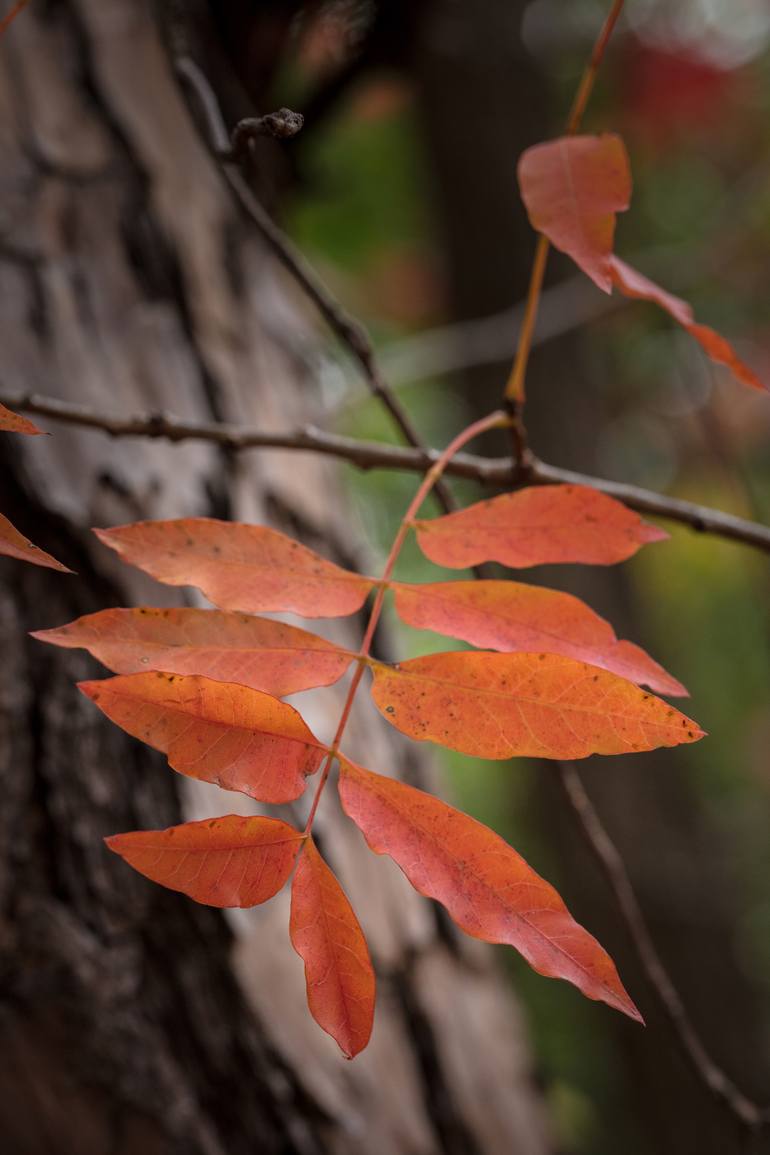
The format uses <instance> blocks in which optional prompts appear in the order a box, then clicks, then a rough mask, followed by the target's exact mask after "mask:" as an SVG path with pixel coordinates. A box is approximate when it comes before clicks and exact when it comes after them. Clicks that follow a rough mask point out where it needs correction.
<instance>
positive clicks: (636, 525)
mask: <svg viewBox="0 0 770 1155" xmlns="http://www.w3.org/2000/svg"><path fill="white" fill-rule="evenodd" d="M414 527H415V529H416V532H417V541H418V543H419V545H420V549H421V550H422V552H423V553H424V554H425V556H426V557H428V558H429V559H430V560H431V561H432V562H435V563H436V564H437V565H443V566H447V567H448V568H449V569H467V568H468V567H470V566H474V565H480V564H481V563H482V562H485V561H498V562H500V563H501V565H507V566H511V567H512V568H514V569H521V568H524V567H526V566H533V565H544V564H546V563H549V562H582V563H584V564H586V565H614V564H615V562H620V561H625V560H626V558H629V557H631V556H632V555H633V554H635V553H636V551H637V550H638V549H639V547H640V546H642V545H645V544H646V543H648V542H652V541H664V540H665V539H666V538H667V537H668V534H667V533H665V532H664V531H663V530H662V529H658V527H657V526H654V525H649V524H648V523H647V522H644V521H642V519H641V518H640V517H639V515H638V514H637V513H634V512H633V510H630V509H627V508H626V506H625V505H622V504H621V503H620V502H619V501H615V499H614V498H613V497H608V496H607V494H605V493H600V492H599V491H598V490H596V489H589V488H588V487H587V486H581V485H548V486H533V487H531V488H528V489H519V490H517V491H516V492H515V493H503V494H501V495H500V496H499V497H493V498H490V499H489V500H487V501H481V502H478V503H477V504H476V505H470V506H468V507H467V508H466V509H462V510H459V511H458V512H457V513H448V514H446V516H444V517H437V518H433V519H431V520H429V521H428V520H426V521H419V520H418V521H415V522H414Z"/></svg>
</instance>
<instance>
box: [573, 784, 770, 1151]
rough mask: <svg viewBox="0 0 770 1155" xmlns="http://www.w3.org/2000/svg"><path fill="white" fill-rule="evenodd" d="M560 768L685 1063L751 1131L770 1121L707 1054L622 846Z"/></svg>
mask: <svg viewBox="0 0 770 1155" xmlns="http://www.w3.org/2000/svg"><path fill="white" fill-rule="evenodd" d="M557 772H558V780H559V784H560V786H561V789H562V791H563V793H564V796H565V798H566V801H567V803H568V805H569V808H570V810H571V811H572V814H573V815H574V817H575V818H576V820H577V822H578V824H579V825H580V828H581V830H582V833H583V836H584V838H585V840H586V843H587V844H588V847H589V849H590V851H591V853H592V855H593V856H594V858H595V859H596V862H597V863H598V865H599V867H600V869H601V871H602V874H603V875H604V877H605V879H606V880H607V883H608V884H609V887H610V889H611V891H612V893H613V895H614V897H615V901H616V903H617V906H618V910H619V911H620V914H621V917H622V919H623V923H624V924H625V927H626V930H627V931H628V933H629V935H630V936H631V939H632V941H633V944H634V947H635V949H636V953H637V955H638V956H639V959H640V961H641V964H642V968H643V970H644V973H645V975H646V977H647V980H648V982H649V983H650V985H651V986H652V988H653V990H654V991H655V994H656V996H657V998H658V1001H659V1003H660V1005H661V1007H662V1009H663V1011H664V1012H665V1015H666V1017H667V1019H668V1022H669V1025H670V1026H671V1029H672V1031H673V1033H674V1036H675V1038H676V1040H677V1042H678V1043H679V1046H680V1048H681V1050H682V1053H683V1055H684V1057H685V1059H686V1061H687V1063H688V1064H689V1066H690V1067H691V1068H692V1070H693V1071H694V1073H695V1075H696V1077H697V1078H698V1079H699V1080H700V1081H701V1082H702V1083H703V1084H704V1085H705V1086H706V1087H707V1088H708V1089H709V1091H710V1092H711V1094H712V1095H713V1096H714V1098H716V1099H717V1100H718V1101H719V1102H721V1103H722V1104H723V1105H724V1106H725V1107H726V1108H727V1109H728V1110H729V1111H730V1112H731V1113H732V1114H733V1115H734V1116H735V1118H736V1120H737V1121H738V1122H739V1123H740V1124H741V1125H742V1126H743V1127H746V1128H748V1129H749V1130H750V1131H755V1132H756V1131H759V1130H760V1129H761V1128H762V1127H765V1126H767V1125H768V1123H770V1111H768V1110H767V1109H765V1108H762V1107H759V1106H758V1105H757V1104H756V1103H754V1102H752V1100H751V1099H749V1098H747V1097H746V1095H744V1094H743V1092H742V1091H741V1090H740V1089H739V1088H738V1087H736V1085H735V1083H733V1082H732V1080H731V1079H729V1078H728V1077H727V1075H726V1074H725V1072H724V1071H723V1070H722V1069H721V1068H720V1067H718V1066H717V1064H716V1063H715V1062H714V1060H713V1059H712V1058H711V1056H710V1055H709V1053H708V1051H707V1050H706V1048H705V1046H704V1045H703V1042H702V1040H701V1038H700V1036H699V1035H698V1033H697V1031H696V1030H695V1027H694V1026H693V1024H692V1022H691V1021H690V1018H689V1016H688V1014H687V1011H686V1009H685V1006H684V1004H683V1002H682V1000H681V998H680V996H679V992H678V991H677V989H676V987H675V986H674V984H673V983H672V981H671V978H670V976H669V974H668V971H667V970H666V968H665V966H664V965H663V962H662V960H661V957H660V955H659V954H658V951H657V949H656V947H655V943H654V942H653V940H652V936H651V935H650V931H649V929H648V927H647V924H646V922H645V920H644V915H643V914H642V910H641V907H640V906H639V901H638V899H637V897H636V895H635V893H634V889H633V887H632V885H631V880H630V879H629V877H628V874H627V872H626V868H625V866H624V864H623V859H622V857H621V855H620V852H619V850H618V848H617V847H616V846H615V844H614V842H613V841H612V839H611V838H610V836H609V834H608V833H607V831H606V829H605V827H604V825H603V824H602V820H601V818H600V817H599V815H598V814H597V812H596V810H595V809H594V806H593V803H592V802H591V799H590V798H589V797H588V794H587V793H586V790H585V787H584V786H583V783H582V781H581V780H580V775H579V774H578V772H577V770H576V769H575V767H574V766H571V765H569V764H567V763H557Z"/></svg>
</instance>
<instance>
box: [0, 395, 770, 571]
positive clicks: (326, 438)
mask: <svg viewBox="0 0 770 1155" xmlns="http://www.w3.org/2000/svg"><path fill="white" fill-rule="evenodd" d="M0 403H2V404H3V405H7V406H8V408H9V409H15V410H18V411H22V412H24V413H34V414H37V415H38V416H39V417H49V418H51V419H52V420H54V421H59V422H62V423H63V424H66V425H77V426H80V427H81V428H89V429H98V430H101V431H102V432H104V433H109V434H110V435H111V436H113V437H151V438H158V439H160V440H166V441H172V442H178V441H210V442H213V443H214V444H216V445H221V446H224V447H225V448H227V449H237V450H245V449H287V450H292V451H295V452H306V453H322V454H325V455H327V456H329V457H336V458H338V459H340V460H342V461H348V462H350V463H351V465H355V466H357V467H358V468H359V469H399V470H404V471H405V472H408V473H425V472H426V470H428V469H429V468H430V467H431V465H433V464H435V462H436V461H437V460H438V458H439V453H438V451H437V450H435V449H428V448H422V449H411V448H407V447H401V446H398V445H387V444H385V443H384V442H378V441H359V440H357V439H356V438H353V437H343V436H341V435H340V434H336V433H327V432H326V431H325V430H323V429H317V428H315V427H314V426H312V425H305V426H303V427H301V428H299V429H293V430H285V431H276V432H274V433H269V432H266V431H265V430H263V429H250V428H241V427H240V426H236V425H219V424H216V423H211V424H207V423H205V422H190V421H178V420H177V419H176V418H174V417H172V416H170V415H168V414H163V413H158V414H149V415H146V416H136V417H126V418H121V417H111V416H109V415H107V414H104V413H96V412H94V411H93V410H91V409H87V408H85V407H84V406H79V405H71V404H69V403H67V402H64V401H58V400H57V399H55V398H53V397H37V396H35V397H27V396H23V395H21V396H13V395H11V394H2V395H0ZM446 472H447V473H448V474H451V475H452V476H454V477H465V478H468V479H469V480H471V481H477V482H479V483H480V484H481V485H488V486H494V487H498V488H510V485H511V480H512V478H513V477H514V476H515V475H516V474H515V469H514V461H513V459H512V458H510V457H479V456H477V455H475V454H472V453H458V455H457V456H456V457H454V458H453V459H452V461H451V462H450V463H449V465H448V466H447V470H446ZM517 480H518V481H520V482H526V483H527V484H529V485H586V486H589V487H590V488H591V489H598V490H599V491H600V492H601V493H606V494H609V496H610V497H615V498H617V499H618V500H619V501H622V502H623V503H624V504H625V505H627V506H629V507H630V508H631V509H635V510H637V511H638V512H639V513H648V514H653V515H654V516H656V517H663V518H666V519H667V520H669V521H675V522H679V523H680V524H681V525H687V526H689V527H690V529H694V530H696V531H697V532H699V533H707V534H711V535H713V536H715V537H722V538H726V539H728V540H730V541H738V542H742V543H743V544H744V545H749V546H753V547H754V548H755V549H759V550H762V551H763V552H765V553H770V528H768V527H767V526H764V525H760V524H759V523H758V522H754V521H748V520H746V519H745V518H741V517H734V516H733V515H732V514H730V513H722V512H721V511H720V510H716V509H711V508H709V507H708V506H705V505H696V504H695V502H692V501H682V500H680V499H679V498H676V497H668V496H667V495H666V494H661V493H655V492H654V491H653V490H651V489H642V488H641V487H640V486H638V485H626V484H624V483H623V482H621V481H607V480H605V479H604V478H600V477H592V476H590V475H589V474H584V473H574V472H573V471H572V470H569V469H559V468H558V467H557V466H555V465H548V464H547V463H546V462H544V461H540V460H539V459H538V458H537V457H532V458H531V459H530V460H529V461H528V464H527V467H526V469H525V470H524V471H521V470H519V471H518V478H517Z"/></svg>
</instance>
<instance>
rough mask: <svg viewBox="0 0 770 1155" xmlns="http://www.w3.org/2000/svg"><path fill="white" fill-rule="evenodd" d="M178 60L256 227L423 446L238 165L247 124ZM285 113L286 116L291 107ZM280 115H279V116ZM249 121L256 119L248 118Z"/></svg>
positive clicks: (445, 499) (448, 501)
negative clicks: (227, 117) (227, 115)
mask: <svg viewBox="0 0 770 1155" xmlns="http://www.w3.org/2000/svg"><path fill="white" fill-rule="evenodd" d="M174 64H175V67H176V70H177V73H178V75H179V76H180V77H181V79H182V80H183V81H184V82H185V83H186V84H187V85H188V87H189V89H190V90H191V91H192V92H193V93H194V94H195V97H196V99H197V102H198V106H199V108H200V111H201V113H202V115H203V119H204V121H205V125H206V133H207V136H208V143H209V146H210V147H211V150H212V152H213V153H214V155H215V156H216V157H217V158H218V159H219V161H220V163H221V168H222V172H223V174H224V176H225V179H226V180H227V182H228V184H229V185H230V188H231V189H232V191H233V192H234V193H235V196H236V197H237V199H238V201H239V203H240V205H241V208H242V209H243V210H244V212H245V213H246V215H247V216H248V217H249V219H250V220H251V222H252V224H254V225H255V227H256V228H257V230H258V231H259V233H260V235H261V236H262V239H263V241H264V242H265V243H266V245H267V246H268V248H269V249H270V251H271V252H272V253H273V255H274V256H275V257H276V258H277V259H278V260H279V261H280V263H281V264H282V265H283V267H284V268H285V269H287V270H288V272H289V273H290V274H291V276H292V277H293V278H294V280H295V281H296V282H297V283H298V284H299V285H300V286H301V288H302V289H303V291H304V292H305V294H306V295H307V296H308V297H309V298H310V300H311V301H312V302H313V304H314V305H315V307H316V309H317V310H318V312H319V313H320V314H321V316H322V317H323V319H324V320H325V321H326V323H327V325H328V326H329V328H330V329H331V330H332V332H333V333H334V334H335V335H336V336H337V338H338V339H339V340H340V341H341V342H342V344H343V345H344V346H345V347H346V348H347V349H348V351H349V352H350V353H351V354H352V356H353V358H354V359H355V360H356V361H357V362H358V365H359V366H360V368H361V370H362V372H363V375H364V377H365V379H366V381H367V384H368V386H369V389H370V392H371V393H372V394H373V396H375V397H376V398H377V399H378V400H379V401H380V402H381V403H382V404H383V405H384V407H385V408H386V409H387V411H388V413H389V414H390V416H391V417H392V419H393V421H394V423H395V425H396V427H397V428H398V430H399V431H400V433H401V435H402V437H403V438H404V440H405V441H406V442H407V444H408V445H411V446H412V447H413V448H414V449H422V447H423V446H422V439H421V438H420V435H419V433H418V432H417V430H416V429H415V427H414V425H413V424H412V421H411V418H410V417H409V415H408V413H407V412H406V410H405V409H404V407H403V405H402V404H401V402H400V401H399V400H398V398H397V397H396V395H395V394H394V393H393V391H392V389H391V388H390V386H389V385H388V383H387V381H386V380H385V378H384V376H383V374H382V372H381V370H380V367H379V365H378V363H377V359H376V357H375V355H374V349H373V347H372V343H371V341H370V340H369V335H368V333H367V332H366V329H365V328H364V326H363V325H362V324H361V323H360V321H358V320H356V319H355V318H354V317H352V316H351V315H350V314H349V313H348V312H347V311H346V310H345V309H344V308H343V306H342V305H341V304H340V302H339V301H338V300H337V299H336V298H335V297H334V296H333V294H332V293H331V292H330V291H329V289H328V288H327V287H326V285H325V284H324V283H323V281H322V280H321V278H320V277H319V276H318V274H317V273H316V271H315V269H314V268H313V267H312V266H311V265H310V264H309V262H308V261H307V260H306V259H305V257H304V256H303V255H302V253H301V252H300V251H299V250H298V249H297V248H296V247H295V246H294V245H293V244H292V242H291V241H290V240H289V238H288V237H287V236H286V234H285V233H284V232H283V230H282V229H280V228H279V227H278V225H277V224H276V223H275V221H274V220H273V218H272V217H271V216H270V214H269V213H268V212H267V210H266V209H265V208H264V206H263V205H262V204H260V202H259V201H258V200H257V198H256V197H255V195H254V193H253V192H252V190H251V188H250V187H249V185H248V183H247V182H246V180H245V179H244V177H243V174H242V173H241V171H240V168H239V167H238V164H237V161H238V160H240V159H241V158H242V156H243V153H244V148H243V136H242V135H239V134H240V133H241V128H240V127H239V126H236V128H235V131H234V134H233V137H232V138H231V137H230V136H229V135H228V132H227V128H226V126H225V122H224V120H223V118H222V113H221V110H220V108H219V103H218V101H217V98H216V95H215V94H214V90H213V89H212V87H211V85H210V84H209V81H208V79H207V78H206V76H205V75H204V73H203V72H202V71H201V69H200V68H199V67H198V65H197V64H196V63H195V61H194V60H192V59H191V58H190V57H189V56H182V57H178V58H177V59H176V60H175V61H174ZM282 111H283V112H284V114H285V113H286V111H287V110H282ZM276 115H278V114H273V116H276ZM292 115H295V116H296V114H292ZM267 119H269V118H267ZM265 120H266V118H265V117H262V118H260V123H262V124H264V122H265ZM244 123H246V124H248V123H250V122H242V124H244ZM295 130H296V129H295ZM244 132H245V133H246V135H247V136H248V132H247V130H244ZM239 142H240V143H239ZM434 492H435V494H436V497H437V498H438V501H439V503H440V504H441V506H442V508H443V509H444V511H445V512H447V513H448V512H449V511H450V510H452V509H454V508H456V506H455V501H454V498H453V497H452V494H451V493H450V491H449V489H448V488H447V486H446V485H445V484H443V483H442V482H439V484H438V485H437V486H436V487H435V489H434Z"/></svg>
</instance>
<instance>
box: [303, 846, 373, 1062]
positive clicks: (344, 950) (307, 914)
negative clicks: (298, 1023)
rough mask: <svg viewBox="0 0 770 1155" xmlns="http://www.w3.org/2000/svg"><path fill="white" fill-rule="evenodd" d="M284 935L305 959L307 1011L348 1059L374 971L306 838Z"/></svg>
mask: <svg viewBox="0 0 770 1155" xmlns="http://www.w3.org/2000/svg"><path fill="white" fill-rule="evenodd" d="M289 933H290V935H291V942H292V946H293V947H294V949H295V951H296V952H297V954H298V955H299V956H300V958H301V959H303V961H304V963H305V981H306V983H307V1001H308V1006H309V1007H310V1013H311V1014H312V1016H313V1018H314V1019H315V1021H316V1022H317V1023H318V1025H319V1026H320V1027H322V1028H323V1029H324V1030H325V1031H326V1032H327V1033H328V1034H330V1035H331V1036H332V1038H333V1039H334V1041H335V1042H336V1043H337V1044H338V1045H339V1047H340V1049H341V1050H342V1051H343V1053H344V1054H345V1057H346V1058H348V1059H352V1058H353V1057H354V1056H355V1055H357V1054H358V1053H359V1051H363V1049H364V1047H365V1046H366V1044H367V1043H368V1042H369V1036H370V1035H371V1033H372V1019H373V1017H374V986H375V983H374V970H373V969H372V964H371V960H370V958H369V951H368V949H367V946H366V939H365V938H364V935H363V931H362V930H361V927H360V926H359V924H358V919H357V918H356V916H355V914H354V913H353V908H352V907H351V905H350V903H349V902H348V900H347V898H346V897H345V893H344V891H343V890H342V887H341V886H340V884H339V882H338V881H337V879H336V878H335V877H334V874H333V873H332V871H331V870H330V869H329V867H328V866H327V865H326V863H325V862H324V860H323V859H322V858H321V855H320V854H319V853H318V851H317V849H316V847H315V844H314V842H313V840H312V838H308V840H307V842H306V843H305V846H304V849H303V852H302V854H301V855H300V859H299V863H298V865H297V872H296V874H295V875H294V881H293V883H292V887H291V919H290V921H289Z"/></svg>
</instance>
